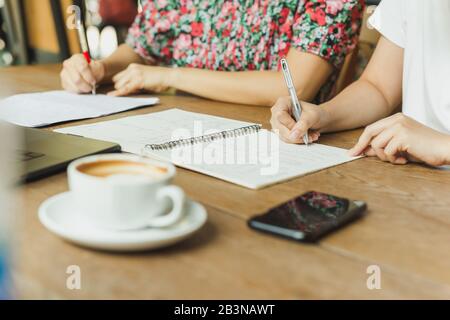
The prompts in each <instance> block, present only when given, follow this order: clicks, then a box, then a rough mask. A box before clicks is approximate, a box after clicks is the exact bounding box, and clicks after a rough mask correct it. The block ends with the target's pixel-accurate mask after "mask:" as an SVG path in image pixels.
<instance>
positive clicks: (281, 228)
mask: <svg viewBox="0 0 450 320" xmlns="http://www.w3.org/2000/svg"><path fill="white" fill-rule="evenodd" d="M366 209H367V205H366V204H365V203H364V202H362V201H351V200H348V199H344V198H339V197H335V196H332V195H328V194H324V193H320V192H308V193H306V194H304V195H303V196H300V197H298V198H296V199H294V200H292V201H289V202H287V203H285V204H283V205H281V206H279V207H277V208H274V209H272V210H270V211H269V212H268V213H266V214H264V215H262V216H258V217H255V218H253V219H251V220H250V221H249V226H250V227H251V228H253V229H257V230H259V231H264V232H269V233H273V234H277V235H279V236H284V237H288V238H290V239H294V240H297V241H308V242H311V241H316V240H318V239H319V238H321V237H322V236H324V235H325V234H327V233H329V232H331V231H333V230H336V229H338V228H340V227H342V226H343V225H345V224H347V223H349V222H351V221H353V220H355V219H356V218H358V217H360V216H362V215H363V214H364V212H365V211H366Z"/></svg>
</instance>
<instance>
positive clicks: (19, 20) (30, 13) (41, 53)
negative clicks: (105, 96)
mask: <svg viewBox="0 0 450 320" xmlns="http://www.w3.org/2000/svg"><path fill="white" fill-rule="evenodd" d="M74 6H76V7H74ZM77 8H79V9H77ZM139 10H140V1H139V0H0V66H11V65H24V64H40V63H59V62H61V61H63V60H65V59H67V58H68V57H69V56H71V55H72V54H74V53H79V52H80V48H79V43H78V37H77V33H76V30H74V29H73V28H71V26H70V24H71V23H73V22H74V20H73V19H74V18H73V17H74V16H75V15H76V14H78V13H80V14H81V16H82V19H83V21H85V25H86V30H87V36H88V41H89V47H90V50H91V54H92V56H93V57H94V58H97V59H98V58H102V57H104V56H107V55H109V54H110V53H111V52H112V51H114V50H115V49H116V47H117V45H118V44H119V43H122V42H123V41H124V40H125V36H126V33H127V30H128V28H129V26H130V25H131V23H132V22H133V20H134V17H135V16H136V14H137V13H138V11H139Z"/></svg>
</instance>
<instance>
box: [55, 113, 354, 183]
mask: <svg viewBox="0 0 450 320" xmlns="http://www.w3.org/2000/svg"><path fill="white" fill-rule="evenodd" d="M249 125H253V123H247V122H242V121H236V120H230V119H223V118H218V117H212V116H207V115H203V114H197V113H191V112H186V111H182V110H178V109H172V110H169V111H164V112H159V113H153V114H148V115H144V116H135V117H128V118H123V119H118V120H113V121H107V122H103V123H97V124H93V125H83V126H78V127H72V128H65V129H60V130H57V132H60V133H69V134H75V135H79V136H84V137H88V138H94V139H99V140H105V141H110V142H115V143H118V144H120V145H121V146H122V149H123V150H124V151H126V152H131V153H135V154H142V151H143V149H144V147H145V146H146V145H148V144H162V143H166V142H169V141H171V140H177V138H178V139H179V138H181V137H180V136H177V135H176V134H174V132H175V133H176V132H178V133H181V131H180V129H181V130H185V131H186V132H185V133H191V134H190V136H202V135H205V134H208V133H211V132H221V131H228V130H232V129H239V128H243V127H247V126H249ZM199 126H201V127H202V128H201V130H200V129H199V128H198V127H199ZM196 130H197V131H198V132H195V131H196ZM184 138H187V137H186V136H184ZM145 155H146V156H150V157H153V158H157V159H160V160H165V161H170V162H173V163H174V164H176V165H177V166H180V167H183V168H186V169H190V170H193V171H196V172H200V173H203V174H206V175H210V176H213V177H216V178H219V179H222V180H225V181H228V182H231V183H235V184H238V185H241V186H244V187H247V188H250V189H259V188H263V187H267V186H269V185H272V184H276V183H280V182H283V181H286V180H289V179H292V178H295V177H299V176H302V175H305V174H309V173H312V172H316V171H319V170H322V169H326V168H329V167H333V166H336V165H339V164H343V163H346V162H349V161H352V160H355V159H356V158H351V157H349V156H347V153H346V150H344V149H339V148H334V147H329V146H324V145H320V144H315V145H310V146H300V145H291V144H286V143H284V142H282V141H281V140H280V139H279V138H278V136H277V135H276V134H274V133H272V132H269V131H267V130H262V131H260V132H258V133H250V134H247V135H244V136H239V137H231V138H227V139H224V140H218V141H214V142H204V143H201V144H196V145H193V146H184V147H179V148H175V149H173V150H164V151H153V150H149V149H146V152H145Z"/></svg>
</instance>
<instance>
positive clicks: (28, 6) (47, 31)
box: [0, 0, 380, 76]
mask: <svg viewBox="0 0 450 320" xmlns="http://www.w3.org/2000/svg"><path fill="white" fill-rule="evenodd" d="M379 2H380V0H366V3H367V6H368V8H367V10H366V21H367V17H368V16H369V15H370V14H371V12H373V10H374V6H376V5H377V4H378V3H379ZM74 6H76V7H74ZM74 8H80V9H79V12H80V14H81V17H82V19H83V21H84V22H85V25H86V30H87V31H86V33H87V38H88V41H89V47H90V50H91V55H92V57H94V58H95V59H99V58H103V57H105V56H108V55H109V54H110V53H111V52H112V51H114V50H115V49H116V48H117V46H118V45H119V44H121V43H123V42H124V40H125V37H126V34H127V30H128V28H129V26H130V25H131V24H132V22H133V20H134V17H135V16H136V14H137V13H138V12H139V10H140V8H141V1H140V0H0V67H2V66H11V65H24V64H41V63H60V62H62V61H63V60H65V59H67V58H68V57H70V56H71V55H72V54H75V53H79V52H80V47H79V42H78V36H77V33H76V30H74V29H73V28H70V25H69V24H70V23H71V21H72V22H73V18H71V17H73V16H74V14H76V13H77V12H75V11H74ZM366 21H365V23H364V28H363V30H362V33H361V40H360V45H359V48H358V51H357V52H355V54H354V55H353V57H350V58H351V59H350V58H349V60H352V61H353V63H348V65H349V66H352V68H353V70H354V72H352V73H351V74H353V75H354V76H355V75H356V76H358V75H359V74H360V71H361V70H362V69H363V68H364V66H365V65H366V64H367V61H368V60H369V59H370V57H371V55H372V52H373V49H374V48H375V45H376V42H377V40H378V37H379V35H378V33H376V32H375V31H374V30H371V29H370V28H368V27H367V24H366ZM358 69H359V70H358Z"/></svg>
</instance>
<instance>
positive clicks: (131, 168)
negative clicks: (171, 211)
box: [77, 159, 168, 179]
mask: <svg viewBox="0 0 450 320" xmlns="http://www.w3.org/2000/svg"><path fill="white" fill-rule="evenodd" d="M77 170H78V171H80V172H81V173H84V174H87V175H90V176H94V177H97V178H108V177H111V176H116V175H117V176H143V177H149V178H154V179H158V178H162V177H164V176H166V175H167V174H168V170H167V168H164V167H159V166H156V165H152V164H149V163H145V162H137V161H128V160H119V159H118V160H114V159H111V160H99V161H93V162H88V163H83V164H80V165H79V166H78V167H77Z"/></svg>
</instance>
